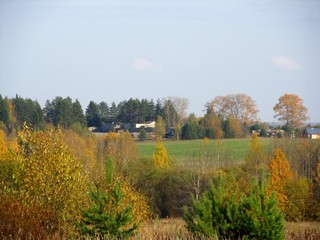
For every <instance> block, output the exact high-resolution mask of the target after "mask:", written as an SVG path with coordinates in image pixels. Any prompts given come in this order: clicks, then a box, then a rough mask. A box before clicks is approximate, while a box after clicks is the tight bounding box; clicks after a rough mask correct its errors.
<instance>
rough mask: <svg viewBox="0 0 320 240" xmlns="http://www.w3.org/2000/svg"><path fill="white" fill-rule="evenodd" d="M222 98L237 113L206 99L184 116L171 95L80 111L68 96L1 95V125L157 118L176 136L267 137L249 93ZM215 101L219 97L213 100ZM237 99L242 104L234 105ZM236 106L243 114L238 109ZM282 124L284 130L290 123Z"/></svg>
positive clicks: (181, 101)
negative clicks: (202, 107)
mask: <svg viewBox="0 0 320 240" xmlns="http://www.w3.org/2000/svg"><path fill="white" fill-rule="evenodd" d="M224 98H225V99H224V100H223V102H226V101H225V100H226V98H227V99H231V98H237V103H233V105H235V106H234V109H235V110H237V111H235V110H234V109H232V108H230V111H226V110H225V109H224V110H225V111H224V112H223V111H220V112H217V111H215V110H214V109H213V105H212V102H209V103H207V105H206V107H207V109H206V110H207V111H206V113H205V114H204V116H201V117H197V116H195V114H190V115H189V116H187V114H186V110H187V106H188V100H187V99H185V98H176V97H171V98H164V99H162V100H159V99H158V100H157V101H156V102H154V101H153V100H147V99H141V100H140V99H132V98H130V99H129V100H124V101H121V102H120V103H118V104H116V103H115V102H112V103H111V104H108V103H106V102H104V101H102V102H100V103H95V102H94V101H90V102H89V104H88V106H87V107H86V110H85V112H84V111H83V108H82V106H81V104H80V102H79V101H78V100H77V99H76V100H75V101H74V100H72V99H71V98H70V97H66V98H63V97H56V98H54V99H53V100H51V101H50V100H47V101H46V103H45V106H44V107H43V108H41V106H40V104H39V103H38V102H37V101H35V100H32V99H29V98H22V97H20V96H18V95H16V97H14V98H10V99H9V98H8V97H2V96H1V95H0V128H1V129H3V130H5V131H6V132H8V133H11V132H13V131H16V130H19V129H20V128H21V127H22V126H23V124H24V123H26V124H28V125H31V126H32V127H33V128H34V129H39V130H42V129H44V128H45V126H46V125H47V124H51V125H54V126H58V125H59V126H61V127H63V128H66V129H69V128H71V129H73V130H79V129H82V130H83V129H87V128H88V127H94V129H95V130H96V131H101V129H103V128H102V127H103V126H105V125H106V124H120V123H130V124H134V123H146V122H148V121H157V123H159V121H161V125H163V126H165V128H166V129H167V130H168V129H174V130H175V134H176V137H177V139H198V138H204V137H208V138H210V139H215V138H236V137H245V136H247V135H248V134H249V132H250V131H252V130H259V132H260V135H261V136H266V135H267V129H268V127H269V126H268V125H267V124H265V123H261V122H259V121H257V118H256V113H257V109H256V108H255V103H254V101H253V100H252V99H251V98H250V97H248V96H246V95H244V94H242V95H241V94H239V95H228V96H226V97H224ZM239 99H240V100H241V101H242V102H241V101H240V100H239ZM218 100H219V99H218ZM231 100H232V99H231ZM216 102H217V99H216V100H215V102H214V103H215V104H216ZM239 102H240V105H239V106H240V107H239V106H237V105H236V104H239ZM250 104H251V105H250ZM229 105H232V104H229ZM214 106H216V105H214ZM244 106H245V107H244ZM249 107H250V108H249ZM239 109H242V111H243V112H239ZM243 109H245V110H243ZM248 109H249V110H248ZM248 112H249V113H248ZM283 128H284V130H288V129H286V128H288V126H283Z"/></svg>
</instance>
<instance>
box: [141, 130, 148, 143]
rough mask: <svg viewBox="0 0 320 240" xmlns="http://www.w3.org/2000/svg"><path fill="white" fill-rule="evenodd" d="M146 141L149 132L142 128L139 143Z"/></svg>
mask: <svg viewBox="0 0 320 240" xmlns="http://www.w3.org/2000/svg"><path fill="white" fill-rule="evenodd" d="M145 140H147V131H146V130H145V129H144V128H142V129H141V130H140V133H139V141H145Z"/></svg>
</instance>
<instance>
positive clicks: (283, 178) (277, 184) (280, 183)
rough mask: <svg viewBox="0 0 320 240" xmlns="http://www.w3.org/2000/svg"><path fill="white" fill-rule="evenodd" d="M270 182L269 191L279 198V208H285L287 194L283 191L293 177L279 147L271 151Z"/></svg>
mask: <svg viewBox="0 0 320 240" xmlns="http://www.w3.org/2000/svg"><path fill="white" fill-rule="evenodd" d="M269 168H270V174H271V177H270V184H269V191H275V192H276V194H277V196H278V198H279V205H278V206H279V208H280V209H282V210H286V208H287V205H288V196H287V194H286V193H285V186H286V185H287V184H288V183H290V182H291V181H292V179H293V174H292V171H291V169H290V165H289V162H288V160H287V159H286V155H285V154H284V153H283V151H282V150H281V149H280V148H276V149H275V150H274V152H273V158H272V160H271V162H270V166H269Z"/></svg>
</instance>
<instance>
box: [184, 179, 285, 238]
mask: <svg viewBox="0 0 320 240" xmlns="http://www.w3.org/2000/svg"><path fill="white" fill-rule="evenodd" d="M277 203H278V201H277V198H276V196H275V194H272V195H271V196H269V195H268V194H267V181H265V180H264V174H263V173H261V175H260V177H259V179H258V182H255V184H254V186H253V187H252V188H251V190H250V191H249V192H248V194H247V195H245V194H242V195H241V196H240V197H239V196H237V194H236V193H235V191H232V189H230V186H228V184H227V181H226V180H225V179H219V181H218V184H217V186H215V185H214V184H211V185H210V189H209V190H208V191H206V192H204V193H203V194H202V196H201V197H200V199H199V200H195V199H193V201H192V209H191V210H187V209H185V214H184V220H185V221H186V224H187V228H188V229H189V231H191V232H193V233H195V234H196V235H200V236H201V235H204V236H206V237H216V238H219V239H283V238H284V216H283V214H282V212H281V211H280V210H279V209H278V208H277Z"/></svg>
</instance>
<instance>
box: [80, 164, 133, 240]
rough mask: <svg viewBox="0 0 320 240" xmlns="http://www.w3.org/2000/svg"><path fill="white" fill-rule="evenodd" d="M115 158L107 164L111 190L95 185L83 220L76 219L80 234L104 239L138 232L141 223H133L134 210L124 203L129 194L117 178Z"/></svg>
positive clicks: (117, 237) (108, 181)
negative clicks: (126, 194)
mask: <svg viewBox="0 0 320 240" xmlns="http://www.w3.org/2000/svg"><path fill="white" fill-rule="evenodd" d="M113 174H114V166H113V164H112V160H108V161H107V164H106V183H107V189H106V190H105V189H104V188H103V187H101V186H96V187H95V188H92V189H91V191H90V193H89V200H90V201H89V203H90V205H89V208H88V209H87V210H86V211H84V210H82V211H81V217H82V218H81V220H80V222H76V227H77V229H78V231H79V232H80V234H82V235H89V236H93V237H96V236H99V237H103V238H115V239H125V238H128V237H130V236H132V235H134V234H135V231H136V230H137V228H138V226H139V223H135V222H133V220H132V219H133V209H132V207H131V206H127V205H125V204H124V198H125V194H124V192H123V191H122V189H121V183H120V182H119V181H114V177H113Z"/></svg>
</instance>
